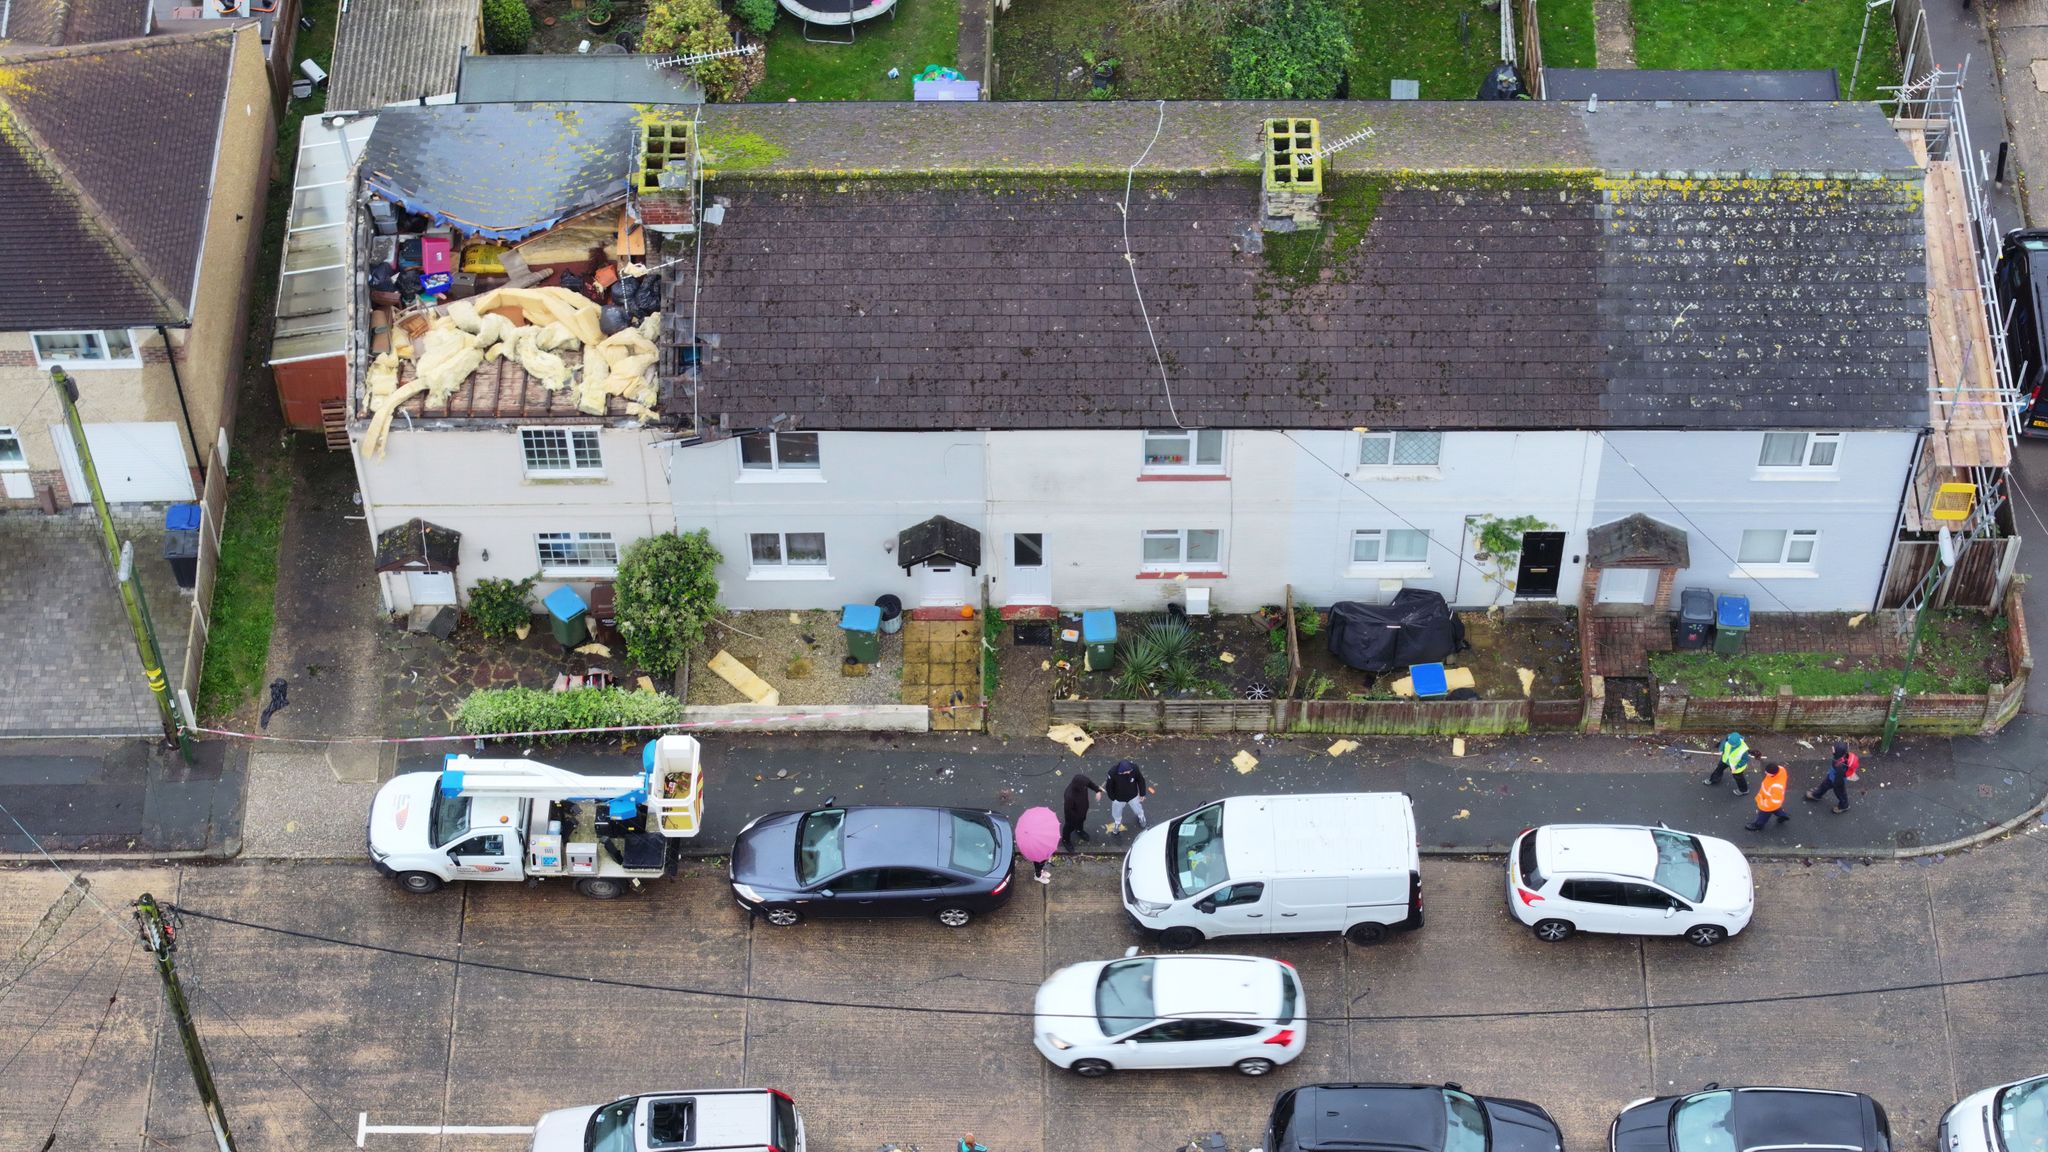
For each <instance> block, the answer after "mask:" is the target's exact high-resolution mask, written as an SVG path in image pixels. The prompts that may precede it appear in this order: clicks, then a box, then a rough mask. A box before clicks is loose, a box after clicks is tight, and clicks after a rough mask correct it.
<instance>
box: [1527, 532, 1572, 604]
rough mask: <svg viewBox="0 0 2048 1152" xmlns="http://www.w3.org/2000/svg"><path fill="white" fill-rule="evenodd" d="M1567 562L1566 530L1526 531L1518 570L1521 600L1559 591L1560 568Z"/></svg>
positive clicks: (1541, 597) (1542, 596) (1537, 598)
mask: <svg viewBox="0 0 2048 1152" xmlns="http://www.w3.org/2000/svg"><path fill="white" fill-rule="evenodd" d="M1563 566H1564V533H1562V532H1524V533H1522V566H1521V568H1520V569H1519V570H1517V571H1516V573H1515V598H1516V599H1517V600H1547V599H1551V598H1553V597H1555V596H1556V595H1557V571H1558V569H1559V568H1562V567H1563Z"/></svg>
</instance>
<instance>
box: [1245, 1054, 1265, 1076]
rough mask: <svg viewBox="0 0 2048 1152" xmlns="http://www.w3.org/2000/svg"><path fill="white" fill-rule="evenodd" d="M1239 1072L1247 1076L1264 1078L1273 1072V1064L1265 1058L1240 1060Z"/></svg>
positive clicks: (1256, 1057) (1255, 1057) (1257, 1057)
mask: <svg viewBox="0 0 2048 1152" xmlns="http://www.w3.org/2000/svg"><path fill="white" fill-rule="evenodd" d="M1237 1070H1238V1071H1239V1072H1242V1073H1244V1074H1245V1075H1247V1076H1264V1075H1265V1074H1267V1073H1268V1072H1271V1071H1272V1070H1273V1062H1272V1061H1271V1060H1268V1059H1266V1058H1265V1057H1263V1056H1253V1057H1250V1058H1248V1059H1244V1060H1239V1061H1238V1062H1237Z"/></svg>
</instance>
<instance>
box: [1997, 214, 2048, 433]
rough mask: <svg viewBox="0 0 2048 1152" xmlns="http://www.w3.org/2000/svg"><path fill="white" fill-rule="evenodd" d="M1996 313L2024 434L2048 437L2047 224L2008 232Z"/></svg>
mask: <svg viewBox="0 0 2048 1152" xmlns="http://www.w3.org/2000/svg"><path fill="white" fill-rule="evenodd" d="M1994 286H1995V287H1996V290H1997V292H1998V314H1999V315H2000V316H2003V317H2005V318H2006V321H2005V360H2006V364H2007V366H2008V367H2009V368H2010V369H2011V370H2012V382H2013V387H2014V388H2016V389H2018V391H2019V394H2020V399H2021V401H2022V402H2023V403H2024V404H2025V405H2026V407H2025V408H2024V409H2022V410H2021V412H2020V434H2021V435H2023V436H2048V396H2044V395H2043V394H2042V385H2043V384H2044V383H2048V364H2043V363H2042V360H2043V354H2044V351H2048V340H2044V339H2043V334H2044V333H2048V228H2015V229H2013V230H2012V231H2010V232H2007V233H2006V234H2005V243H2004V245H2003V246H2002V247H2001V248H2000V249H1999V253H1998V274H1997V276H1996V277H1994Z"/></svg>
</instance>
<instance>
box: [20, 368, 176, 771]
mask: <svg viewBox="0 0 2048 1152" xmlns="http://www.w3.org/2000/svg"><path fill="white" fill-rule="evenodd" d="M50 382H51V384H52V385H54V386H55V387H56V389H57V395H58V397H59V398H60V399H61V400H62V401H63V404H64V423H65V425H66V426H67V427H69V428H70V429H71V446H72V448H73V449H74V450H75V451H76V452H77V453H78V471H79V473H80V474H81V475H82V476H84V477H85V487H86V490H87V491H89V492H91V493H92V510H93V511H94V512H95V513H96V514H98V516H99V520H100V538H101V540H102V542H103V543H105V544H106V546H107V566H108V567H109V568H112V569H113V570H114V583H115V584H116V585H117V586H118V587H119V588H120V589H121V603H122V605H123V606H124V607H126V608H127V609H128V624H129V626H130V627H132V628H133V629H135V650H136V651H137V652H138V653H139V654H140V655H141V656H142V671H143V673H144V674H145V675H146V676H147V677H148V678H149V692H150V695H152V696H154V697H156V710H157V715H158V718H159V719H161V720H162V721H163V725H164V743H165V744H175V745H177V746H178V750H179V751H180V752H182V753H183V754H184V756H185V762H186V763H187V764H190V763H191V762H192V759H193V757H192V738H191V737H190V736H189V735H187V734H186V732H185V727H184V725H182V724H180V723H179V722H178V709H177V706H176V705H175V704H173V703H172V702H171V686H170V683H169V682H168V681H167V680H165V679H164V654H163V650H162V649H161V648H159V647H157V643H156V627H155V625H153V624H152V623H151V622H150V619H149V602H148V601H147V600H144V599H143V597H142V582H141V581H140V580H139V579H138V578H137V577H136V575H135V561H134V549H133V548H132V547H124V546H123V545H122V543H121V541H120V538H119V537H118V536H117V535H116V534H115V532H114V516H113V513H111V512H109V511H108V510H107V497H106V493H104V492H102V491H101V490H100V474H99V469H97V468H95V467H93V463H92V446H91V445H89V444H87V443H86V440H85V421H84V420H82V419H81V418H80V417H79V415H78V385H76V384H74V383H72V382H71V377H70V376H69V375H68V374H66V373H65V371H64V370H63V369H62V368H52V369H50Z"/></svg>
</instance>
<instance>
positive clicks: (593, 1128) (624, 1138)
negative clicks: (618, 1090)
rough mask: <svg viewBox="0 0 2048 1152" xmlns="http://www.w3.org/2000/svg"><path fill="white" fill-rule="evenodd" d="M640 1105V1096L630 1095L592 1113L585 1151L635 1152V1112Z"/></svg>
mask: <svg viewBox="0 0 2048 1152" xmlns="http://www.w3.org/2000/svg"><path fill="white" fill-rule="evenodd" d="M639 1106H640V1098H639V1097H637V1096H628V1097H627V1098H625V1099H624V1100H614V1101H613V1102H611V1103H610V1104H607V1105H605V1106H604V1107H602V1108H599V1109H598V1110H597V1111H595V1112H593V1113H591V1115H590V1127H589V1128H588V1129H586V1130H585V1131H584V1133H583V1152H633V1112H634V1110H635V1109H637V1108H638V1107H639Z"/></svg>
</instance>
